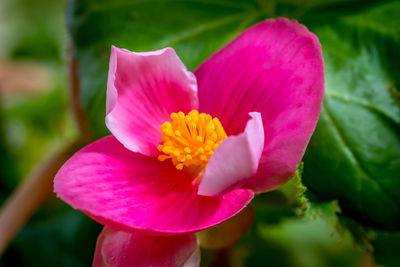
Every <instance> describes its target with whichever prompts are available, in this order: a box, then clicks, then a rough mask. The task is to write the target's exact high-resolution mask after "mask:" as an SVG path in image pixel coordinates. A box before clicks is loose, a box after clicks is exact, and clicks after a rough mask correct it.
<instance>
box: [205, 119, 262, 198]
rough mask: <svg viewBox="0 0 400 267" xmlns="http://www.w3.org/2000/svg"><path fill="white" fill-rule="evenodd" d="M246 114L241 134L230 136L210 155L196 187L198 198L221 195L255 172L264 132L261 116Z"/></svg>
mask: <svg viewBox="0 0 400 267" xmlns="http://www.w3.org/2000/svg"><path fill="white" fill-rule="evenodd" d="M249 115H250V116H251V119H250V120H249V121H248V122H247V126H246V129H245V130H244V132H243V133H241V134H239V135H236V136H229V137H228V138H227V139H225V140H224V141H223V142H222V143H221V144H220V145H219V146H218V147H217V149H216V150H215V152H214V154H213V155H212V156H211V159H210V161H209V162H208V164H207V168H206V170H205V173H204V176H203V179H202V181H201V183H200V186H199V191H198V194H199V195H203V196H216V195H221V194H224V193H226V192H229V191H231V190H232V189H234V188H236V187H238V186H240V185H242V184H244V183H245V181H246V180H248V179H249V178H251V177H252V176H253V175H254V174H255V173H256V171H257V168H258V163H259V160H260V157H261V153H262V150H263V148H264V129H263V123H262V119H261V115H260V113H258V112H251V113H249Z"/></svg>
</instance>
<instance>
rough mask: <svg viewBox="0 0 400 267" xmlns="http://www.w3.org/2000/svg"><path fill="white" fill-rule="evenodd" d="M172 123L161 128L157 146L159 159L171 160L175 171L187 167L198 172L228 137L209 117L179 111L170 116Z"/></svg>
mask: <svg viewBox="0 0 400 267" xmlns="http://www.w3.org/2000/svg"><path fill="white" fill-rule="evenodd" d="M171 119H172V121H166V122H164V123H163V124H162V125H161V126H160V130H161V132H162V133H163V135H162V136H161V140H162V141H163V143H162V144H161V145H159V146H158V150H159V151H161V152H162V153H163V154H161V155H159V156H158V159H159V160H160V161H164V160H166V159H171V160H172V163H173V164H174V165H175V167H176V168H177V169H178V170H182V169H183V167H184V166H186V167H189V168H190V169H192V170H193V171H196V172H200V171H201V170H203V169H204V168H205V167H206V165H207V163H208V161H209V160H210V157H211V155H212V154H213V153H214V151H215V149H217V147H218V145H219V144H220V143H221V142H222V141H223V140H224V139H225V138H226V137H227V135H226V133H225V130H224V128H223V127H222V125H221V122H220V121H219V120H218V119H217V118H212V117H211V116H210V115H208V114H205V113H200V114H199V112H198V111H197V110H192V111H190V112H189V113H188V114H187V115H185V114H184V113H183V112H181V111H180V112H178V113H171Z"/></svg>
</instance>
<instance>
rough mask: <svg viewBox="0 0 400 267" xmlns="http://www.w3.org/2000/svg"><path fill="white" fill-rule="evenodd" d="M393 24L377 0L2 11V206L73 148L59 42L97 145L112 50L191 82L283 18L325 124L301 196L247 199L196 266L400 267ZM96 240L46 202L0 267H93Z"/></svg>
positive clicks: (289, 190) (397, 45) (32, 5)
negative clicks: (307, 63) (316, 59)
mask: <svg viewBox="0 0 400 267" xmlns="http://www.w3.org/2000/svg"><path fill="white" fill-rule="evenodd" d="M399 14H400V1H376V0H375V1H372V0H371V1H370V0H365V1H360V0H327V1H317V0H304V1H300V0H280V1H261V0H259V1H257V0H249V1H244V0H236V1H233V0H231V1H229V0H215V1H208V0H175V1H171V0H151V1H139V0H130V1H128V0H117V1H106V0H81V1H78V0H77V1H69V2H67V1H50V0H36V1H29V0H3V1H1V2H0V139H1V142H0V155H1V161H0V204H1V203H4V201H5V200H6V199H7V197H8V196H9V195H10V193H11V192H12V190H13V189H14V188H15V187H16V186H17V184H18V183H19V182H21V181H22V180H23V179H24V177H26V176H27V175H28V174H29V172H30V171H31V170H32V169H33V168H34V167H35V165H36V164H38V163H39V162H40V161H41V159H43V158H44V157H46V155H49V154H51V153H53V152H55V151H57V150H58V149H60V148H61V147H62V146H63V145H64V144H66V143H68V142H71V141H73V140H75V139H76V138H78V137H79V132H78V130H77V129H76V126H75V123H74V121H73V117H72V115H71V112H70V110H69V106H70V103H69V98H68V93H67V91H68V89H67V87H68V86H67V84H68V77H67V60H66V55H67V52H66V51H67V46H68V43H70V42H71V43H72V44H73V45H74V48H75V50H74V54H75V56H76V58H77V60H78V63H79V67H80V68H79V70H80V72H79V74H80V85H81V90H82V91H81V95H80V97H81V98H80V100H81V103H82V104H83V107H84V110H85V112H86V114H87V117H88V120H89V123H90V126H91V129H92V131H93V133H94V135H95V136H96V137H101V136H103V135H106V134H107V133H108V132H107V129H106V128H105V125H104V114H105V89H106V79H107V68H108V58H109V51H110V46H111V44H114V45H116V46H119V47H124V48H127V49H130V50H133V51H149V50H155V49H159V48H162V47H165V46H172V47H174V48H175V49H176V51H177V53H178V55H179V56H180V57H181V59H182V60H183V62H184V63H185V64H186V66H187V67H188V68H189V69H190V70H194V69H195V68H196V66H198V65H199V64H200V63H201V62H202V61H203V60H204V59H205V58H206V57H208V56H209V55H210V54H211V53H213V52H214V51H216V50H217V49H219V48H220V47H222V46H223V45H224V44H226V43H227V42H229V41H230V40H231V39H232V38H234V37H235V36H236V35H237V34H238V33H240V32H241V31H243V30H244V29H246V28H247V27H249V26H250V25H252V24H254V23H256V22H258V21H260V20H263V19H266V18H269V17H277V16H284V17H289V18H293V19H297V20H299V21H300V22H301V23H303V24H305V25H306V26H307V27H308V28H309V29H310V30H311V31H312V32H314V33H315V34H316V35H317V36H318V37H319V39H320V41H321V44H322V47H323V53H324V61H325V69H326V96H325V100H324V105H323V112H322V114H321V118H320V121H319V124H318V127H317V130H316V132H315V134H314V136H313V138H312V140H311V143H310V145H309V147H308V149H307V152H306V155H305V157H304V159H303V161H304V169H303V171H302V174H301V175H302V183H303V184H304V185H305V186H306V187H307V188H308V190H307V191H306V192H305V193H304V194H303V195H302V199H301V200H296V199H295V198H293V195H296V194H300V193H301V191H302V190H300V189H299V188H297V189H296V186H295V183H294V182H292V183H289V184H288V185H286V186H284V187H283V188H281V189H278V190H276V191H274V192H270V193H267V194H263V195H259V196H257V197H256V199H255V201H254V202H253V204H252V205H253V207H254V209H255V212H256V218H255V221H254V223H253V225H252V228H251V229H250V231H249V233H248V234H247V235H246V236H245V237H244V238H243V239H242V240H241V241H240V242H239V243H238V244H236V245H234V246H232V247H230V248H229V249H226V250H221V251H211V250H203V251H202V266H222V265H227V264H228V263H229V264H230V265H231V266H291V267H292V266H293V267H314V266H315V267H320V266H321V267H324V266H377V265H382V266H389V267H391V266H393V267H395V266H400V256H399V255H398V247H399V246H400V231H399V230H400V135H399V133H400V104H399V103H400V92H399V85H400V16H399ZM298 190H300V191H298ZM305 198H306V199H307V202H305V200H304V199H305ZM305 203H307V204H305ZM304 205H305V206H304ZM302 207H303V208H302ZM304 209H306V211H305V212H304ZM100 230H101V226H100V225H98V224H97V223H95V222H93V221H92V220H90V219H88V218H87V217H86V216H85V215H83V214H82V213H81V212H78V211H74V210H72V209H71V208H70V207H69V206H67V205H66V204H64V203H62V202H61V201H60V200H58V199H56V197H55V196H52V197H51V198H50V199H48V200H47V201H46V202H45V203H44V204H43V205H42V207H41V208H40V209H39V210H38V211H37V212H36V213H35V214H34V216H33V217H32V218H31V219H30V221H29V222H28V224H27V225H26V226H25V227H24V229H23V230H22V231H21V232H20V233H19V235H18V236H17V237H16V238H15V240H14V241H13V242H12V243H11V244H10V246H9V248H8V249H7V250H6V252H5V253H4V254H3V255H2V256H1V258H0V266H90V265H91V261H92V257H93V252H94V248H95V241H96V238H97V235H98V233H99V231H100ZM0 234H1V233H0Z"/></svg>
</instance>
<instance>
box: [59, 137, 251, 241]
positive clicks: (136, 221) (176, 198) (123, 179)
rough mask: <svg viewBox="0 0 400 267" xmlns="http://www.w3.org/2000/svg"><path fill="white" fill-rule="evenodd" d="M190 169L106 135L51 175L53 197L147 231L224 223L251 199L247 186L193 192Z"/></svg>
mask: <svg viewBox="0 0 400 267" xmlns="http://www.w3.org/2000/svg"><path fill="white" fill-rule="evenodd" d="M193 178H194V177H191V176H190V175H189V174H188V173H186V172H185V171H184V170H183V171H178V170H176V168H175V167H174V166H173V164H172V163H171V162H169V161H165V162H160V161H158V160H157V159H156V158H152V157H147V156H144V155H142V154H139V153H134V152H131V151H130V150H128V149H126V148H125V147H124V146H123V145H122V144H121V143H119V142H118V140H116V139H115V138H114V137H112V136H108V137H105V138H103V139H100V140H98V141H96V142H94V143H92V144H91V145H89V146H87V147H85V148H83V149H82V150H80V151H79V152H77V153H76V154H75V155H74V156H72V158H70V159H69V160H68V161H67V162H66V163H65V164H64V166H63V167H62V168H61V169H60V170H59V172H58V173H57V175H56V177H55V179H54V190H55V192H56V193H57V195H58V196H59V197H60V198H61V199H63V200H64V201H65V202H67V203H68V204H70V205H71V206H72V207H74V208H77V209H81V210H83V211H84V212H85V213H87V214H88V215H89V216H91V217H92V218H94V219H95V220H97V221H98V222H100V223H102V224H105V225H107V226H110V227H111V228H114V229H117V230H124V231H127V232H135V233H136V232H139V231H140V232H141V234H143V233H147V234H155V233H158V234H160V233H161V234H175V233H187V232H195V231H199V230H201V229H205V228H208V227H211V226H214V225H216V224H218V223H220V222H221V221H224V220H226V219H228V218H230V217H232V216H233V215H235V214H236V213H238V212H239V211H240V210H241V209H243V208H244V207H245V206H246V205H247V204H248V203H249V201H250V200H251V199H252V198H253V195H254V193H253V192H252V190H249V189H237V190H234V191H232V192H230V193H228V194H225V195H223V196H221V197H204V196H199V195H197V187H198V186H195V185H193V183H192V180H193Z"/></svg>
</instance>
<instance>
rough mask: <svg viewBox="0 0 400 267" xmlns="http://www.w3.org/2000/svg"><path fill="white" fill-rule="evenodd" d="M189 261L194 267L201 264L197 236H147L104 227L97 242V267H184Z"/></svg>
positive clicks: (94, 264)
mask: <svg viewBox="0 0 400 267" xmlns="http://www.w3.org/2000/svg"><path fill="white" fill-rule="evenodd" d="M188 261H189V262H190V263H192V265H190V266H193V267H194V266H199V264H200V257H198V251H197V240H196V236H195V235H194V234H185V235H177V236H146V235H135V234H130V233H126V232H122V231H116V230H113V229H111V228H108V227H104V229H103V231H102V232H101V234H100V236H99V238H98V240H97V244H96V252H95V256H94V260H93V267H103V266H107V267H129V266H154V267H159V266H162V267H181V266H183V265H184V264H186V263H187V262H188ZM196 263H197V264H196ZM188 266H189V265H188Z"/></svg>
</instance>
